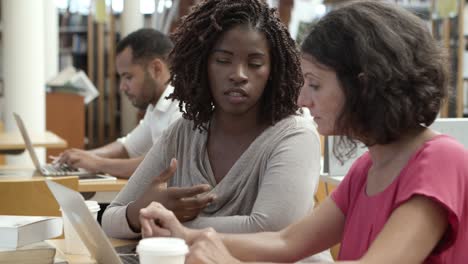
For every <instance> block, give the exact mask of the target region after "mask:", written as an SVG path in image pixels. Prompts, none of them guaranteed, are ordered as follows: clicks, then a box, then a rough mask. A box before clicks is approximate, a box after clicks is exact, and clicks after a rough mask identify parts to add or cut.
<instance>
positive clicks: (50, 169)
mask: <svg viewBox="0 0 468 264" xmlns="http://www.w3.org/2000/svg"><path fill="white" fill-rule="evenodd" d="M13 116H14V117H15V121H16V125H17V126H18V128H19V130H20V132H21V136H22V137H23V140H24V145H25V146H26V149H27V151H28V153H29V156H30V157H31V160H32V162H33V164H34V167H36V170H37V171H38V172H40V173H41V174H42V175H43V176H66V175H70V176H78V177H79V178H80V180H87V181H95V180H115V179H116V178H115V177H113V176H107V175H96V174H94V173H90V172H89V171H86V170H83V169H76V168H73V167H71V166H68V165H67V164H61V165H59V164H50V163H49V164H45V165H41V164H40V163H39V159H38V158H37V155H36V152H35V151H34V148H33V146H32V142H31V138H30V137H29V134H28V132H27V131H26V126H25V125H24V122H23V120H22V119H21V117H20V116H19V115H18V114H17V113H13Z"/></svg>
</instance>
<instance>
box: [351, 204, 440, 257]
mask: <svg viewBox="0 0 468 264" xmlns="http://www.w3.org/2000/svg"><path fill="white" fill-rule="evenodd" d="M447 219H448V217H447V211H446V210H445V209H444V208H443V207H442V206H441V205H440V204H438V203H437V202H435V201H434V200H431V199H430V198H428V197H425V196H419V195H417V196H413V197H412V198H411V199H409V200H408V201H407V202H405V203H403V204H402V205H401V206H399V207H398V208H397V209H396V210H395V211H394V212H393V213H392V215H391V216H390V218H389V219H388V221H387V223H386V224H385V226H384V228H383V229H382V231H381V232H380V234H379V235H378V236H377V238H376V239H375V241H374V242H373V243H372V245H371V247H370V248H369V250H368V251H367V253H366V254H365V255H364V257H363V258H362V259H361V260H360V263H381V264H386V263H401V264H405V263H408V264H409V263H422V262H424V260H425V259H426V258H427V257H428V256H429V255H430V253H431V252H432V251H433V249H434V248H435V247H436V246H437V244H438V243H439V241H441V238H442V236H443V235H444V233H445V231H446V230H447V226H448V220H447Z"/></svg>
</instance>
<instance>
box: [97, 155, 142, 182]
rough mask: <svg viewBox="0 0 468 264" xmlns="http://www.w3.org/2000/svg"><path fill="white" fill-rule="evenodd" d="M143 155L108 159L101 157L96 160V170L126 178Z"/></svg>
mask: <svg viewBox="0 0 468 264" xmlns="http://www.w3.org/2000/svg"><path fill="white" fill-rule="evenodd" d="M144 158H145V157H144V156H141V157H136V158H132V159H108V158H101V159H100V160H99V161H98V166H97V171H99V172H103V173H107V174H110V175H112V176H116V177H119V178H125V179H128V178H130V176H132V174H133V172H135V170H136V168H137V167H138V165H140V163H141V162H142V161H143V159H144Z"/></svg>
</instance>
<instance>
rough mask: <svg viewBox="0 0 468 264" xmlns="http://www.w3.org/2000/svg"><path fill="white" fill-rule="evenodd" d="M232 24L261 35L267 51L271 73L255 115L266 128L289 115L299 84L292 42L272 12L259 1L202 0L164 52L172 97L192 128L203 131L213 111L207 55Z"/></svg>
mask: <svg viewBox="0 0 468 264" xmlns="http://www.w3.org/2000/svg"><path fill="white" fill-rule="evenodd" d="M238 25H247V26H249V27H251V28H253V29H254V30H258V31H259V32H262V33H264V34H265V37H266V39H267V41H268V44H269V47H270V57H271V58H272V60H271V72H270V76H269V78H268V82H267V84H266V87H265V90H264V93H263V95H262V99H261V100H262V105H261V110H260V111H261V112H260V116H261V118H262V120H264V121H266V122H267V123H269V124H275V123H276V122H277V121H279V120H281V119H283V118H285V117H287V116H289V115H292V114H295V113H296V112H297V110H298V106H297V98H298V96H299V92H300V89H301V87H302V84H303V81H304V80H303V77H302V74H301V68H300V63H299V56H298V51H297V47H296V44H295V42H294V40H293V39H292V38H291V37H290V34H289V32H288V30H287V29H286V27H285V26H284V25H283V24H282V23H281V21H280V20H279V18H278V16H277V13H276V10H275V9H270V8H269V7H268V5H267V4H266V3H265V2H264V1H262V0H236V1H232V0H207V1H202V2H201V3H199V4H198V5H196V6H194V8H193V10H192V12H191V13H190V14H189V15H187V16H186V17H184V18H183V19H182V22H181V24H180V25H179V27H178V28H177V29H176V31H175V32H174V33H173V34H172V35H171V37H172V39H173V40H174V48H173V50H172V51H171V53H170V54H169V61H170V65H171V66H170V70H171V78H170V82H171V83H172V85H173V86H174V93H172V94H171V95H170V96H169V98H172V99H177V100H179V101H180V104H179V106H180V109H181V111H182V112H183V117H184V118H186V119H189V120H193V122H194V124H195V128H199V129H205V130H206V129H207V126H206V124H207V122H208V121H209V120H210V119H211V116H212V114H213V111H214V110H215V106H214V102H213V98H212V95H211V91H210V87H209V82H208V66H207V61H208V56H209V55H210V53H211V51H212V48H213V46H214V44H215V42H216V41H217V40H218V39H219V38H220V36H221V35H222V34H223V33H224V32H226V31H228V30H229V29H231V28H233V27H234V26H238Z"/></svg>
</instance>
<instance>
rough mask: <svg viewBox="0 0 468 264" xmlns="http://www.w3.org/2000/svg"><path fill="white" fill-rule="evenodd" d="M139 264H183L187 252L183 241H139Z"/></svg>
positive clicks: (170, 239)
mask: <svg viewBox="0 0 468 264" xmlns="http://www.w3.org/2000/svg"><path fill="white" fill-rule="evenodd" d="M136 250H137V252H138V256H139V258H140V264H155V263H164V264H184V263H185V255H187V253H188V252H189V249H188V246H187V244H186V243H185V241H184V240H183V239H180V238H174V237H152V238H145V239H142V240H140V242H139V243H138V246H137V249H136Z"/></svg>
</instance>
